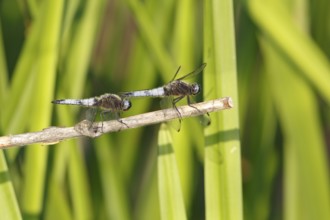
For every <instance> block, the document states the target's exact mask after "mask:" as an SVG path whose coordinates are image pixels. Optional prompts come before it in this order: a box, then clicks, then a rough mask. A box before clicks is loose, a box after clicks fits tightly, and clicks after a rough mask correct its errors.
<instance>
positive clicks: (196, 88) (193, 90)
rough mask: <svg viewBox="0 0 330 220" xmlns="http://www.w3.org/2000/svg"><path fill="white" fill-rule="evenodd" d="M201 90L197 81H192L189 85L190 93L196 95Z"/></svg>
mask: <svg viewBox="0 0 330 220" xmlns="http://www.w3.org/2000/svg"><path fill="white" fill-rule="evenodd" d="M200 90H201V87H200V86H199V85H198V84H197V83H193V84H192V85H191V94H192V95H197V94H198V93H199V92H200Z"/></svg>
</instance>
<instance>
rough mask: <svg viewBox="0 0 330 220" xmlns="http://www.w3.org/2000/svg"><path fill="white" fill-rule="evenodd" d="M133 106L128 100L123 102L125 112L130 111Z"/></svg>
mask: <svg viewBox="0 0 330 220" xmlns="http://www.w3.org/2000/svg"><path fill="white" fill-rule="evenodd" d="M131 106H132V103H131V101H129V100H127V99H124V100H123V102H122V109H123V111H127V110H128V109H130V108H131Z"/></svg>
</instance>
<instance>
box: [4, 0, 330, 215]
mask: <svg viewBox="0 0 330 220" xmlns="http://www.w3.org/2000/svg"><path fill="white" fill-rule="evenodd" d="M329 11H330V1H328V0H318V1H306V0H289V1H288V0H286V1H284V0H280V1H276V0H267V1H262V0H246V1H244V0H240V1H239V0H236V1H234V2H232V1H229V0H225V1H220V0H218V1H217V0H214V1H189V0H182V1H173V0H168V1H148V0H146V1H137V0H126V1H116V0H109V1H108V0H98V1H84V0H70V1H64V0H58V1H51V0H41V1H36V0H28V1H24V0H17V1H9V0H0V105H1V108H0V135H1V136H5V135H9V134H18V133H24V132H32V131H38V130H41V129H43V128H46V127H49V126H73V125H74V124H75V123H77V122H78V121H79V120H81V118H82V117H83V111H82V110H81V109H80V108H79V107H75V106H53V105H52V104H51V103H50V102H51V100H53V99H62V98H87V97H92V96H98V95H101V94H103V93H107V92H109V93H117V92H123V91H132V90H140V89H147V88H154V87H158V86H160V85H163V84H165V83H167V82H169V80H171V79H172V77H173V74H174V73H175V71H176V70H177V68H178V66H181V71H180V74H181V75H183V74H185V73H188V72H191V71H192V70H194V69H195V68H197V67H199V66H200V65H201V64H202V63H203V62H206V63H207V64H208V65H207V67H206V69H205V71H204V73H203V74H200V75H199V76H198V77H197V78H196V79H195V80H197V81H199V82H200V84H202V85H203V95H200V96H198V97H196V100H197V101H200V100H202V99H204V100H210V99H213V98H217V97H221V96H231V97H233V99H234V105H235V109H234V110H230V111H231V112H230V111H228V113H227V112H226V113H212V114H211V119H212V123H211V127H210V128H203V127H202V126H201V125H200V123H199V122H198V120H197V119H194V118H191V119H185V120H184V121H183V122H182V127H181V131H180V132H179V133H176V132H175V131H173V130H171V129H167V128H166V126H162V127H160V126H159V125H155V126H147V127H143V128H137V129H132V130H126V131H123V132H118V133H111V134H105V135H103V136H101V137H99V138H96V139H87V138H81V139H76V140H68V141H63V142H61V143H59V144H56V145H54V146H40V145H32V146H27V147H25V148H14V149H8V150H0V207H1V210H0V219H20V218H22V217H23V218H24V219H185V218H188V219H242V218H244V219H251V220H252V219H253V220H255V219H256V220H258V219H286V220H291V219H299V220H301V219H330V191H329V150H330V148H329V143H330V139H329V135H330V133H329V132H330V127H329V125H330V115H329V112H330V111H329V110H330V109H329V106H330V105H329V104H330V64H329V56H330V40H329V39H330V15H329V13H328V12H329ZM234 42H235V43H236V45H234ZM236 68H237V72H236ZM236 82H237V87H236ZM236 91H238V97H237V95H236ZM202 96H203V97H202ZM159 101H160V100H159V99H149V98H146V99H136V100H132V102H133V106H132V108H131V109H130V111H128V112H125V113H124V114H123V117H126V116H129V115H136V114H140V113H144V112H148V111H152V110H158V109H159ZM180 103H181V104H184V103H185V101H182V102H180ZM238 112H239V113H238ZM238 114H239V117H238ZM238 118H239V124H238ZM212 126H213V127H212ZM160 128H161V129H160ZM238 131H239V140H238ZM212 134H217V135H215V136H216V137H217V138H216V140H218V142H216V143H217V144H215V145H217V146H216V147H214V146H211V147H210V146H208V145H210V144H208V140H210V139H209V138H210V136H212ZM213 137H214V136H213ZM212 140H213V139H212ZM228 140H229V141H228ZM227 144H229V145H231V146H234V145H235V147H236V148H227V147H228V145H227ZM218 147H219V148H218ZM223 148H225V149H226V150H223ZM240 148H241V149H240ZM158 149H159V150H158ZM234 149H236V153H233V154H231V153H232V152H231V150H234ZM159 152H165V153H159ZM163 154H164V155H163ZM239 156H240V157H239ZM213 163H214V164H215V168H214V167H212V166H213V165H210V164H213ZM157 169H158V170H157ZM214 172H215V173H217V172H218V173H221V174H220V175H219V176H217V175H213V174H214ZM162 189H165V190H162ZM241 189H242V193H243V195H242V194H241ZM242 207H243V208H242ZM242 209H243V210H242Z"/></svg>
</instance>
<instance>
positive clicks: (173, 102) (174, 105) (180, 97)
mask: <svg viewBox="0 0 330 220" xmlns="http://www.w3.org/2000/svg"><path fill="white" fill-rule="evenodd" d="M183 98H184V96H179V97H177V98H175V99H173V101H172V105H173V108H175V110H176V112H177V113H178V116H179V121H180V123H181V120H182V116H181V113H180V112H179V110H178V108H177V107H176V103H177V102H179V101H180V100H181V99H183Z"/></svg>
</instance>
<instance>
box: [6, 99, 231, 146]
mask: <svg viewBox="0 0 330 220" xmlns="http://www.w3.org/2000/svg"><path fill="white" fill-rule="evenodd" d="M232 107H233V102H232V99H231V98H230V97H225V98H220V99H214V100H210V101H205V102H200V103H196V104H192V105H191V106H189V105H185V106H180V107H178V108H177V109H178V111H179V112H180V114H181V117H182V118H187V117H194V116H198V115H202V114H206V113H210V112H215V111H220V110H225V109H229V108H232ZM177 118H179V115H178V112H177V111H176V110H175V109H174V108H169V109H165V110H158V111H154V112H148V113H144V114H140V115H135V116H130V117H127V118H121V119H120V121H118V120H112V121H103V122H95V123H93V124H91V123H90V122H88V121H86V120H84V121H82V122H79V123H78V124H76V125H75V126H74V127H49V128H45V129H43V130H42V131H38V132H30V133H24V134H16V135H8V136H3V137H0V149H5V148H10V147H17V146H25V145H29V144H35V143H40V144H43V145H51V144H56V143H58V142H60V141H62V140H65V139H69V138H76V137H81V136H89V137H98V136H100V135H102V134H104V133H110V132H117V131H123V130H126V129H131V128H136V127H141V126H145V125H151V124H158V123H162V122H166V121H170V120H173V119H177Z"/></svg>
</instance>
